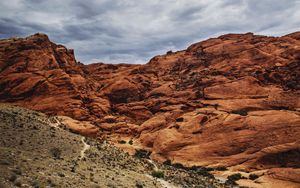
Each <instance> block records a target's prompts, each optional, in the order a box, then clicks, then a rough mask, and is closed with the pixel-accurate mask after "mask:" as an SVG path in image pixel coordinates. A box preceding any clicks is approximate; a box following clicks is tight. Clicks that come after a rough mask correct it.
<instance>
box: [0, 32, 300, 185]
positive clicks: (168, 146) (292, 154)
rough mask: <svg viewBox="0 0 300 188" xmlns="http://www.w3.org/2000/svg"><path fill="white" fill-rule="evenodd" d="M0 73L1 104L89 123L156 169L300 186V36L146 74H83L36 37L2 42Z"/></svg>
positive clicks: (197, 48)
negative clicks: (260, 174)
mask: <svg viewBox="0 0 300 188" xmlns="http://www.w3.org/2000/svg"><path fill="white" fill-rule="evenodd" d="M0 70H1V72H0V101H1V102H7V103H13V104H16V105H19V106H23V107H27V108H30V109H34V110H40V111H42V112H45V113H47V114H51V115H64V116H70V117H72V118H74V119H77V120H79V121H88V122H90V124H89V129H92V130H96V129H97V130H99V132H98V136H105V137H106V138H108V139H110V138H111V139H112V140H113V139H114V138H119V137H124V138H130V139H133V140H134V143H135V144H136V145H139V146H140V147H142V148H144V149H146V150H149V151H151V152H152V153H151V158H152V159H155V160H157V161H160V162H164V161H166V160H170V161H171V162H172V163H181V164H184V165H187V166H192V165H198V166H210V167H217V166H226V167H230V168H232V169H236V170H243V171H249V172H250V171H255V170H265V169H270V170H272V169H273V170H272V174H273V175H272V177H273V178H277V179H280V180H286V181H289V182H294V183H296V184H297V183H298V185H299V180H297V177H296V176H293V175H291V173H292V172H295V173H296V171H297V170H298V169H299V166H300V160H299V158H300V142H299V139H300V137H299V135H300V32H296V33H292V34H289V35H286V36H282V37H267V36H259V35H254V34H252V33H246V34H227V35H223V36H220V37H218V38H211V39H208V40H206V41H202V42H199V43H196V44H193V45H191V46H190V47H188V48H187V49H186V50H183V51H178V52H169V53H167V54H165V55H159V56H156V57H154V58H152V59H151V60H150V62H149V63H147V64H145V65H129V64H117V65H112V64H103V63H97V64H90V65H83V64H81V63H78V62H76V60H75V58H74V53H73V50H68V49H67V48H65V47H64V46H62V45H56V44H54V43H52V42H50V41H49V39H48V37H47V36H46V35H43V34H36V35H33V36H30V37H27V38H12V39H3V40H1V41H0ZM91 126H95V127H94V128H93V127H91ZM80 131H82V129H81V130H80ZM83 131H84V130H83ZM93 135H95V133H94V132H93ZM274 168H281V171H280V170H274ZM284 170H287V171H288V172H289V173H283V171H284ZM298 171H299V170H298ZM274 174H275V175H274ZM276 174H277V175H276ZM286 174H288V176H285V175H286ZM285 177H286V178H285ZM293 177H294V178H293ZM295 177H296V178H295Z"/></svg>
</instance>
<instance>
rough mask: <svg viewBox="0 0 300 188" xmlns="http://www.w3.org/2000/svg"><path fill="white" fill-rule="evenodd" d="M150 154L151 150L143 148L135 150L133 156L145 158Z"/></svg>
mask: <svg viewBox="0 0 300 188" xmlns="http://www.w3.org/2000/svg"><path fill="white" fill-rule="evenodd" d="M150 154H151V152H149V151H146V150H144V149H138V150H135V154H134V156H135V157H137V158H146V159H148V158H149V156H150Z"/></svg>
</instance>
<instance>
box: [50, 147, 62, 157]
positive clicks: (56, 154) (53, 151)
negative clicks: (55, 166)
mask: <svg viewBox="0 0 300 188" xmlns="http://www.w3.org/2000/svg"><path fill="white" fill-rule="evenodd" d="M50 153H51V154H52V156H53V157H54V159H60V156H61V150H60V149H59V148H56V147H55V148H52V149H51V150H50Z"/></svg>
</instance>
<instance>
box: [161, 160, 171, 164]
mask: <svg viewBox="0 0 300 188" xmlns="http://www.w3.org/2000/svg"><path fill="white" fill-rule="evenodd" d="M163 164H164V165H171V164H172V163H171V160H170V159H168V160H165V161H164V162H163Z"/></svg>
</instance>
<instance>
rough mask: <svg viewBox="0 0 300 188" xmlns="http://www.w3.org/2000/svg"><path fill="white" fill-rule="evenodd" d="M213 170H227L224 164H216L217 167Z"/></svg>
mask: <svg viewBox="0 0 300 188" xmlns="http://www.w3.org/2000/svg"><path fill="white" fill-rule="evenodd" d="M215 170H217V171H225V170H227V167H226V166H218V167H216V168H215Z"/></svg>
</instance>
